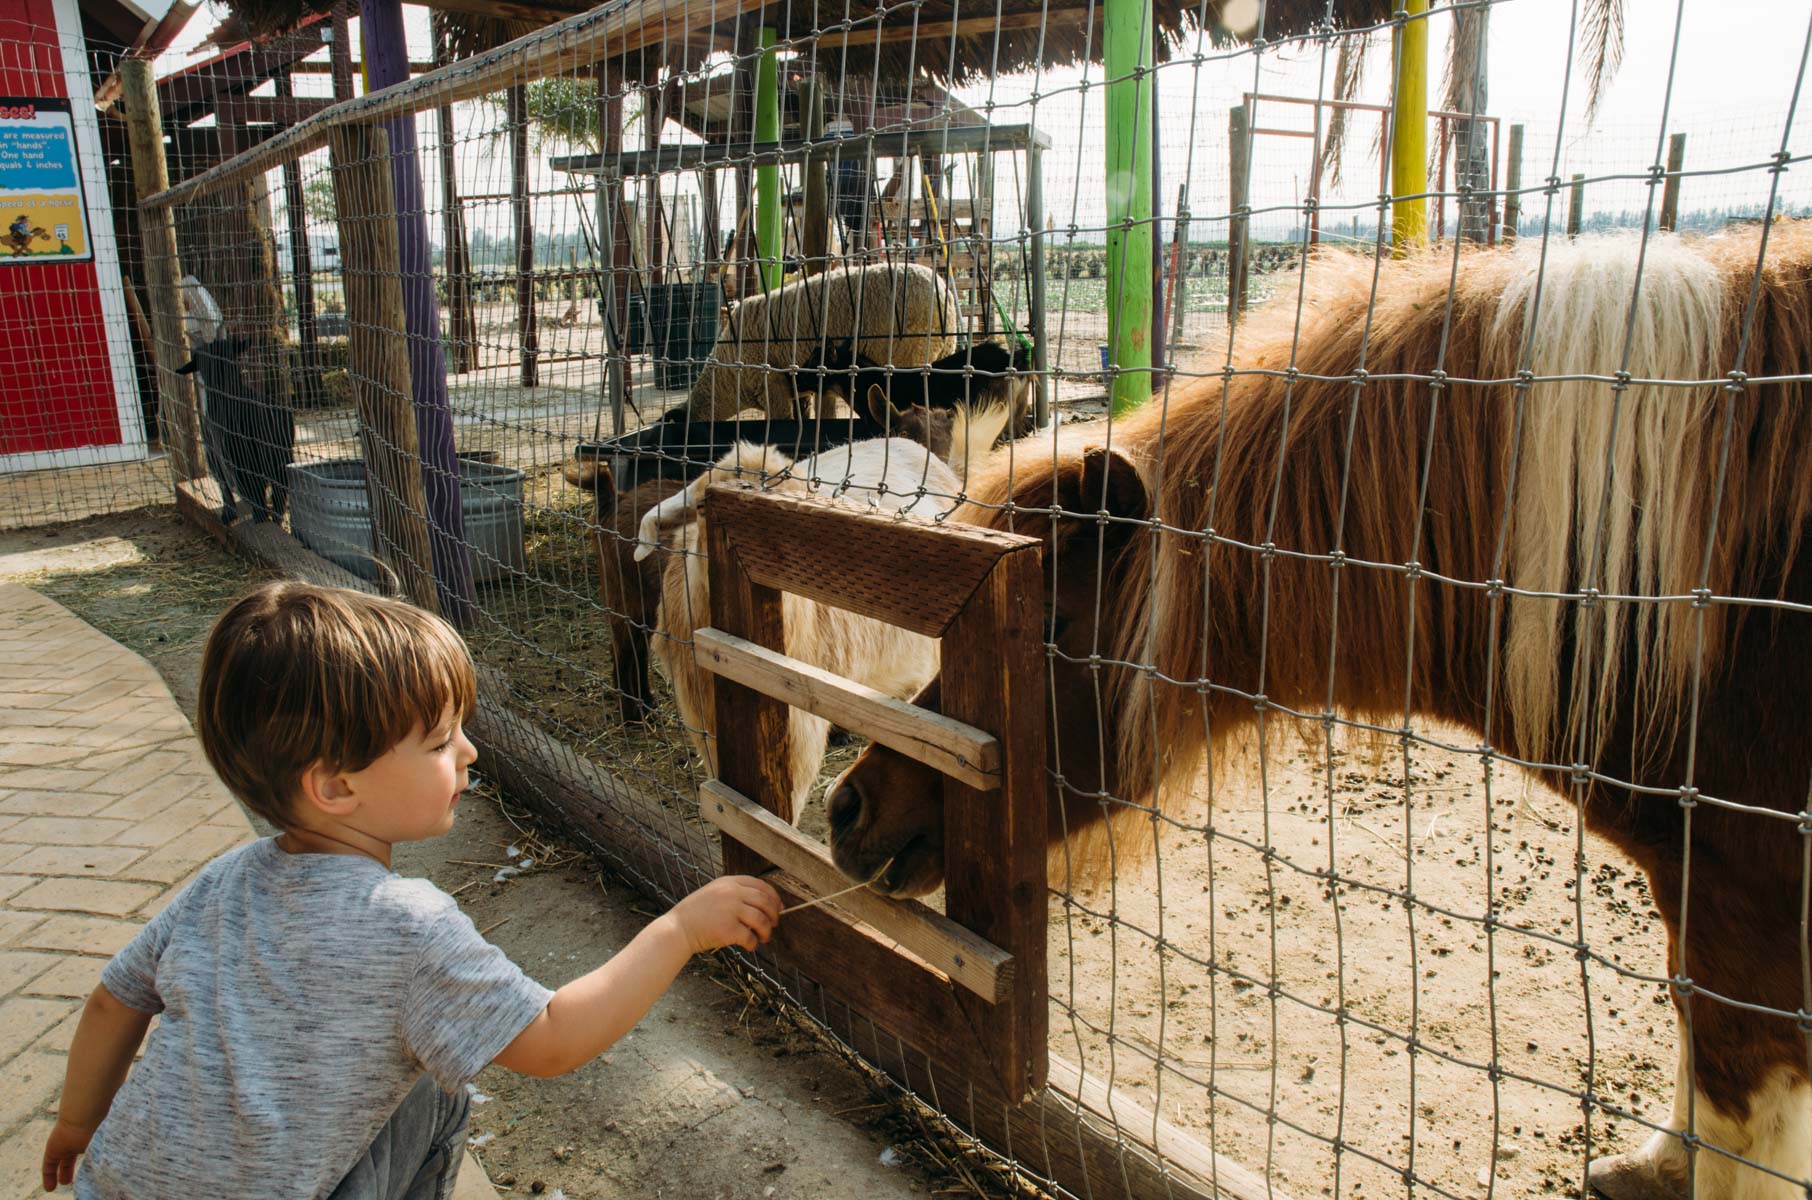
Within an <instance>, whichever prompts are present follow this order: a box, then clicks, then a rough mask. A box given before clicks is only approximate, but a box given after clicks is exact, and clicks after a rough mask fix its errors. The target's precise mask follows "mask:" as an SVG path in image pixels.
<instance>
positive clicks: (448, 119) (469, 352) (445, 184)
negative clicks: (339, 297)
mask: <svg viewBox="0 0 1812 1200" xmlns="http://www.w3.org/2000/svg"><path fill="white" fill-rule="evenodd" d="M434 49H435V58H436V59H437V60H438V61H439V62H440V63H441V64H442V65H445V64H446V63H448V62H451V61H452V52H451V50H450V48H449V47H448V45H447V41H446V35H445V33H444V31H440V30H438V29H437V36H436V38H435V43H434ZM434 115H435V120H436V128H437V129H438V131H439V135H440V136H439V145H438V147H437V149H438V151H439V155H440V228H441V240H442V241H444V242H445V243H446V257H445V260H444V261H445V264H446V277H447V320H448V327H447V341H448V346H447V350H448V353H447V369H448V370H450V371H452V372H453V374H455V375H463V374H465V373H466V372H467V371H470V370H473V369H474V368H476V367H477V366H478V318H477V315H476V314H475V313H474V312H473V310H472V248H471V246H470V245H469V244H468V243H467V241H466V213H465V209H464V207H463V206H462V205H461V203H460V199H459V155H458V140H457V139H458V135H457V134H456V133H455V132H454V130H453V106H452V105H450V104H443V105H441V106H440V107H439V108H438V109H436V110H435V114H434Z"/></svg>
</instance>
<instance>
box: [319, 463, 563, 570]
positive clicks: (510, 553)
mask: <svg viewBox="0 0 1812 1200" xmlns="http://www.w3.org/2000/svg"><path fill="white" fill-rule="evenodd" d="M523 478H524V476H523V473H522V472H521V471H518V470H516V469H514V468H513V467H504V466H498V465H497V464H495V463H488V462H483V461H479V460H478V459H475V458H464V457H462V458H461V459H460V460H459V498H460V505H459V507H460V514H461V517H462V520H463V522H464V525H465V543H466V545H467V546H469V547H470V548H471V552H472V578H473V579H474V580H475V581H476V582H479V583H484V582H487V581H489V580H493V579H499V578H501V577H502V576H503V575H504V574H505V573H506V572H509V571H523V570H525V569H526V567H527V564H526V563H525V561H524V559H523V551H522V481H523ZM289 524H290V531H291V532H292V533H294V534H295V535H296V540H298V541H300V542H301V543H302V544H303V545H304V546H307V547H308V548H309V549H311V550H313V551H314V552H315V553H316V554H319V555H320V556H321V557H322V558H325V559H327V560H328V561H330V562H333V563H335V564H337V565H339V566H342V567H344V568H346V569H347V570H348V571H351V572H352V573H353V574H355V575H357V576H359V577H360V578H362V579H376V578H377V575H378V569H377V567H376V565H375V564H374V562H373V559H372V556H373V555H374V554H375V553H376V549H375V546H376V543H375V542H374V540H373V536H372V530H371V500H370V498H369V497H368V496H367V495H366V493H365V464H364V463H363V462H362V461H360V460H359V459H356V458H336V459H330V460H328V461H326V462H312V463H291V464H290V465H289Z"/></svg>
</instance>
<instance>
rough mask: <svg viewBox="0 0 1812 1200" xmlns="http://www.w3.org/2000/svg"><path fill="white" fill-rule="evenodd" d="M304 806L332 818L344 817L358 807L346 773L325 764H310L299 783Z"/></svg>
mask: <svg viewBox="0 0 1812 1200" xmlns="http://www.w3.org/2000/svg"><path fill="white" fill-rule="evenodd" d="M299 784H300V790H301V793H302V796H301V801H302V804H303V805H304V806H305V807H307V808H310V809H314V810H317V811H319V812H321V813H323V814H325V815H327V816H330V817H344V816H346V815H348V814H349V813H351V812H352V810H353V809H355V808H357V807H358V801H357V800H356V799H355V798H354V797H353V794H352V786H351V784H350V783H348V782H347V779H346V773H345V772H344V771H336V770H334V769H333V768H331V767H329V766H328V765H327V764H326V763H323V762H314V763H310V764H309V765H308V767H307V769H305V770H304V771H303V772H302V778H301V780H300V781H299Z"/></svg>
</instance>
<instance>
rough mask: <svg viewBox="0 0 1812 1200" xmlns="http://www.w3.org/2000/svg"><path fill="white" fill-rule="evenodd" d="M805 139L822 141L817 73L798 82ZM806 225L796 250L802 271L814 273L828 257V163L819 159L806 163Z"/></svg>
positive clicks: (821, 95) (821, 87)
mask: <svg viewBox="0 0 1812 1200" xmlns="http://www.w3.org/2000/svg"><path fill="white" fill-rule="evenodd" d="M800 92H801V93H802V94H801V95H800V98H799V99H800V107H801V108H802V109H803V110H804V117H805V119H804V126H805V128H804V130H803V132H804V134H805V140H806V141H808V142H812V143H817V142H821V141H823V140H824V85H823V83H822V82H820V80H819V79H818V77H817V76H816V75H813V76H812V77H810V78H808V79H807V80H806V81H805V82H804V83H802V84H801V85H800ZM804 169H805V215H804V222H805V227H804V228H803V229H802V230H800V233H799V253H800V256H801V257H803V258H804V259H805V273H806V274H807V275H816V274H817V273H818V272H820V271H822V270H824V268H825V267H826V266H827V265H828V260H829V257H830V164H829V163H828V162H826V161H825V160H824V159H822V158H816V157H814V158H808V159H807V160H806V162H805V168H804Z"/></svg>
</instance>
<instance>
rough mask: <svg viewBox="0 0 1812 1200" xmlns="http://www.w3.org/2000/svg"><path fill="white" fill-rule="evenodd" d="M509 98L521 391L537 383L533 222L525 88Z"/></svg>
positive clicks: (519, 87) (519, 86)
mask: <svg viewBox="0 0 1812 1200" xmlns="http://www.w3.org/2000/svg"><path fill="white" fill-rule="evenodd" d="M508 96H509V115H510V212H511V214H512V215H513V217H514V218H515V220H514V224H515V229H516V332H517V336H518V338H519V339H520V347H521V348H520V351H519V353H520V355H521V359H522V364H521V365H522V371H521V380H522V386H523V387H534V386H535V385H536V384H538V383H539V382H540V380H541V373H540V370H539V364H538V363H537V361H536V358H535V355H536V350H537V345H536V336H535V219H534V215H533V213H532V212H531V211H530V209H529V192H528V139H529V131H528V88H527V87H526V86H525V85H523V84H517V85H516V86H515V87H513V88H511V89H510V90H509V93H508Z"/></svg>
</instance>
